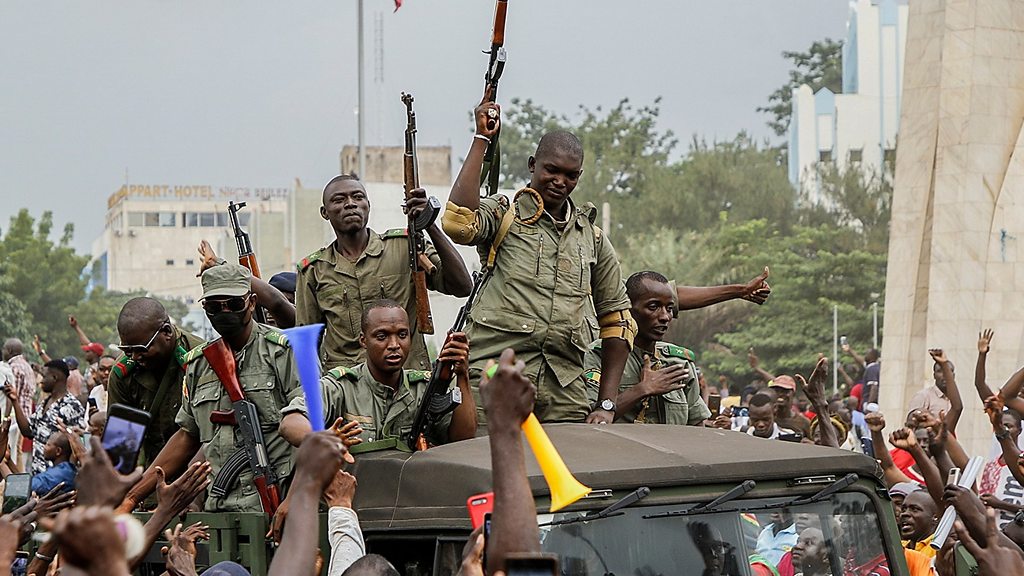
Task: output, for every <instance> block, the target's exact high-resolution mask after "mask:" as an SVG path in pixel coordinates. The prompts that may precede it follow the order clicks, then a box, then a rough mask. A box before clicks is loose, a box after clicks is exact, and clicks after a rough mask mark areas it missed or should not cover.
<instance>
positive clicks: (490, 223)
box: [443, 88, 636, 423]
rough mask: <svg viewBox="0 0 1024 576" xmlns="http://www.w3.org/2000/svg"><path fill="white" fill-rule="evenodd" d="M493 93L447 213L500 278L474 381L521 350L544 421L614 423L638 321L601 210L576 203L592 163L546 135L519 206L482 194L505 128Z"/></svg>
mask: <svg viewBox="0 0 1024 576" xmlns="http://www.w3.org/2000/svg"><path fill="white" fill-rule="evenodd" d="M490 91H491V89H490V88H488V95H487V96H485V98H484V101H483V102H482V103H481V104H480V105H479V106H477V108H476V111H475V119H476V134H475V136H474V137H473V144H472V147H471V148H470V150H469V154H468V155H467V157H466V161H465V163H464V164H463V166H462V170H461V171H460V172H459V176H458V178H457V179H456V181H455V185H454V186H453V187H452V193H451V197H450V198H449V202H448V205H447V208H446V210H445V214H444V218H443V223H444V230H445V232H447V233H448V235H449V236H450V237H451V238H452V239H453V240H454V241H455V242H458V243H460V244H468V245H475V246H480V247H481V250H482V253H483V250H486V251H487V252H486V253H487V254H488V257H487V263H488V269H489V274H490V278H489V279H488V281H487V282H486V283H485V284H484V285H483V286H482V288H481V289H480V296H479V298H478V300H477V302H476V303H475V305H474V308H473V311H472V313H471V318H470V321H469V323H468V326H467V329H466V333H467V335H468V336H469V340H470V342H472V350H471V355H470V360H471V362H470V370H471V374H472V375H473V376H474V378H473V380H474V381H475V382H477V383H478V382H479V375H480V371H481V370H482V369H483V367H484V365H485V363H486V362H487V361H488V360H496V359H497V358H498V356H499V355H500V354H501V351H502V350H504V349H505V348H512V349H513V350H515V351H516V356H517V357H518V358H519V359H520V360H522V361H524V362H525V364H526V368H525V370H524V371H523V373H524V374H525V375H526V376H527V377H528V378H529V379H530V380H532V381H533V382H534V384H535V385H536V386H537V401H536V403H535V406H534V412H535V413H536V414H537V417H538V418H539V419H540V420H541V421H542V422H545V421H546V422H556V421H563V422H572V421H576V422H579V421H583V420H586V421H587V422H590V423H610V422H611V421H612V420H613V419H614V417H615V397H616V395H617V393H618V388H619V380H620V379H621V378H622V370H623V366H624V365H625V363H626V358H627V356H628V355H629V352H630V347H631V346H632V342H633V336H634V335H635V333H636V324H635V323H634V322H633V319H632V317H631V316H630V314H629V308H630V303H629V299H628V298H627V297H626V291H625V288H624V287H623V284H622V274H621V271H620V269H619V261H618V258H617V257H616V255H615V250H614V249H613V248H612V245H611V243H610V242H609V241H608V238H607V237H606V236H605V235H604V234H602V233H601V230H600V229H599V228H598V227H597V226H596V225H595V224H594V220H595V218H596V216H597V210H596V209H595V208H594V207H593V206H592V205H590V204H587V205H585V206H576V205H575V204H574V203H573V202H572V200H571V199H570V194H571V193H572V191H573V190H574V189H575V188H576V183H577V181H578V180H579V177H580V174H581V173H582V169H583V146H582V145H581V144H580V141H579V139H578V138H576V136H574V135H572V134H570V133H568V132H551V133H548V134H546V135H545V136H544V137H543V138H541V141H540V143H539V144H538V146H537V151H536V153H535V154H534V155H533V156H531V157H530V159H529V161H528V165H529V169H530V173H531V174H532V175H533V176H532V178H531V181H530V185H529V187H527V188H524V189H522V190H520V191H519V193H518V194H516V197H515V199H514V200H512V202H509V200H508V198H506V197H504V196H499V195H495V196H488V197H486V198H483V199H481V198H480V192H479V190H480V174H481V165H482V164H483V161H484V154H485V151H486V149H487V147H488V145H489V143H490V141H491V138H492V137H494V136H495V135H496V134H497V133H498V131H499V130H500V124H501V122H500V108H499V107H498V105H497V104H495V103H494V102H490V101H488V100H489V99H490V98H489V97H490V94H489V93H490ZM592 309H593V310H595V311H596V312H597V323H599V329H600V338H601V339H602V348H603V351H604V354H603V355H602V360H601V365H602V373H603V377H602V382H601V387H600V392H599V394H598V401H597V403H596V404H594V405H591V404H590V402H589V401H588V399H587V392H586V387H585V385H584V383H583V379H582V378H581V375H582V373H583V355H584V353H585V352H586V351H587V348H588V346H589V345H590V343H591V340H592V337H591V334H592V331H593V330H594V329H595V328H598V326H591V324H590V323H591V322H592V321H593V320H594V318H593V317H592V315H591V313H589V312H588V311H590V310H592ZM476 393H477V389H474V394H476ZM477 405H478V406H482V404H481V403H480V402H479V400H478V401H477ZM478 412H479V411H478ZM478 417H479V418H480V421H481V422H483V415H482V414H479V413H478Z"/></svg>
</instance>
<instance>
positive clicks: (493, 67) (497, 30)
mask: <svg viewBox="0 0 1024 576" xmlns="http://www.w3.org/2000/svg"><path fill="white" fill-rule="evenodd" d="M507 11H508V0H497V3H496V4H495V6H494V28H493V29H492V31H491V49H490V50H486V51H484V54H490V58H489V59H488V62H487V73H486V74H484V95H485V98H487V101H488V102H494V101H495V99H497V98H498V80H500V79H501V73H502V72H503V71H504V70H505V13H506V12H507ZM494 122H495V121H494V120H488V122H487V125H488V126H487V127H488V128H493V127H494ZM500 135H501V132H500V131H499V132H498V133H497V134H495V135H494V136H493V137H492V138H491V142H490V144H488V145H487V151H486V152H484V165H483V170H482V171H481V172H480V184H483V183H484V182H487V195H488V196H493V195H495V194H497V193H498V176H499V175H500V173H501V151H500V150H499V147H498V136H500Z"/></svg>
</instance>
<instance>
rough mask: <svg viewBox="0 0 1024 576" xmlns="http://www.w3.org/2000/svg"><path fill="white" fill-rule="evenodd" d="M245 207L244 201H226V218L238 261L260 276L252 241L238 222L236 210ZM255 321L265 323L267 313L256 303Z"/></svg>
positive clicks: (257, 276)
mask: <svg viewBox="0 0 1024 576" xmlns="http://www.w3.org/2000/svg"><path fill="white" fill-rule="evenodd" d="M242 208H245V202H235V201H231V202H228V218H229V219H230V220H231V231H232V232H234V233H235V246H236V247H237V248H238V263H239V264H241V265H242V266H245V267H246V268H248V269H249V272H252V275H253V276H254V277H256V278H259V277H260V265H259V263H258V262H256V253H255V252H253V251H252V242H251V241H250V240H249V233H248V232H246V231H245V230H242V225H241V224H239V222H238V211H239V210H241V209H242ZM254 314H255V317H256V321H257V322H259V323H260V324H266V323H267V313H266V311H264V310H263V306H260V305H259V303H257V304H256V311H255V313H254Z"/></svg>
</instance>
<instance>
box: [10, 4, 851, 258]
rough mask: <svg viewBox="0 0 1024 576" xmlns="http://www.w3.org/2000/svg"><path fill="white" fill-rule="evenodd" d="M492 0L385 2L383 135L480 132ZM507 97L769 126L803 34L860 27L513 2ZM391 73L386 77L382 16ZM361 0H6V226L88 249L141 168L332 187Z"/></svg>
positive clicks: (797, 15) (371, 114) (376, 101)
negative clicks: (48, 233) (410, 117)
mask: <svg viewBox="0 0 1024 576" xmlns="http://www.w3.org/2000/svg"><path fill="white" fill-rule="evenodd" d="M493 4H494V3H493V2H492V1H491V0H405V5H404V6H403V7H402V9H401V10H400V11H399V12H398V13H397V14H392V13H391V7H392V6H393V4H392V0H366V46H367V90H366V93H367V97H368V101H369V102H368V106H367V108H368V110H367V118H368V122H367V140H368V143H369V144H400V143H401V139H402V130H403V128H404V122H405V121H404V109H403V107H402V104H401V102H400V100H399V92H400V91H402V90H408V91H411V92H412V93H413V94H414V95H415V96H416V110H417V116H418V119H419V142H420V143H421V144H451V145H452V146H453V150H454V157H455V158H459V157H461V155H463V154H464V153H465V149H466V148H467V147H468V146H469V132H468V130H469V121H468V111H469V110H470V109H471V108H472V106H473V104H475V102H476V101H477V100H478V99H479V94H480V92H481V90H482V76H483V71H484V67H485V65H486V56H484V55H483V54H481V52H480V51H481V49H483V48H486V47H487V44H488V42H489V38H490V36H489V34H490V26H491V15H492V11H493ZM509 4H510V6H509V18H508V30H507V34H506V47H507V49H508V51H509V64H508V66H507V67H506V70H505V75H504V77H503V80H502V84H501V89H500V93H499V101H503V102H507V101H508V100H510V99H511V98H513V97H523V98H532V99H533V100H534V101H535V102H538V103H540V104H542V105H543V106H545V107H547V108H548V109H551V110H554V111H557V112H562V113H568V114H571V113H573V112H574V111H575V110H576V109H577V106H578V105H579V104H585V105H587V106H596V105H605V106H607V105H614V104H615V103H616V102H617V101H618V100H619V99H621V98H623V97H629V98H630V99H631V100H632V101H634V102H636V103H638V104H646V103H649V102H651V101H652V100H653V99H654V98H655V97H657V96H659V95H660V96H662V97H663V101H662V123H661V127H663V128H666V129H672V130H673V131H675V132H676V133H677V134H678V135H679V136H680V138H681V140H682V141H683V143H684V145H685V144H686V143H687V141H688V140H689V137H690V136H691V135H693V134H697V135H702V136H706V137H708V138H715V137H717V138H730V137H732V136H733V135H735V134H736V133H737V132H738V131H740V130H747V131H748V132H750V133H752V134H754V135H756V136H758V137H769V136H770V132H769V131H768V129H767V128H766V127H765V123H764V117H763V115H761V114H758V113H757V112H756V111H755V108H756V107H757V106H759V105H762V104H764V102H765V100H766V97H767V95H768V94H769V93H770V92H771V91H772V90H774V89H775V88H776V87H778V86H779V85H780V84H781V83H782V82H784V81H785V79H786V72H787V70H788V66H787V63H786V62H785V61H784V60H783V59H782V58H781V56H780V52H781V51H783V50H803V49H805V48H807V47H808V46H809V45H810V43H811V42H812V41H814V40H818V39H821V38H825V37H832V38H840V37H842V36H843V35H844V31H845V22H846V13H847V9H848V8H847V2H846V1H844V0H711V1H704V2H696V1H693V0H683V1H679V0H674V1H670V0H656V1H646V2H624V1H622V0H618V1H611V0H557V1H553V0H511V2H510V3H509ZM377 13H380V14H381V16H382V20H383V45H384V58H383V68H384V82H383V83H382V84H381V83H375V82H374V80H375V60H374V50H375V48H374V43H375V31H374V28H375V14H377ZM355 15H356V3H355V1H354V0H346V1H339V0H331V1H328V0H298V1H296V2H251V1H243V0H217V1H215V2H210V1H209V0H90V1H89V2H53V1H49V2H46V1H43V2H16V1H14V0H0V70H3V73H4V77H5V80H4V83H3V90H0V230H2V231H4V232H5V231H6V229H7V224H8V220H9V217H10V216H11V215H12V214H14V213H16V212H17V210H18V209H19V208H22V207H27V208H29V209H30V210H31V212H32V213H33V215H36V216H38V214H40V213H41V212H42V211H43V210H44V209H51V210H53V211H54V213H55V220H56V221H57V223H58V225H63V223H64V222H67V221H73V222H75V226H76V233H75V246H76V248H78V249H79V250H80V251H85V252H87V251H88V249H89V246H90V244H91V242H92V240H93V239H94V238H95V237H96V236H97V235H98V234H99V233H100V232H101V230H102V227H103V217H104V213H105V210H106V199H107V197H108V196H109V195H110V194H111V193H113V192H114V191H116V190H117V188H119V187H120V186H121V184H123V183H124V182H125V177H126V170H127V176H128V178H129V180H130V181H131V182H133V183H170V184H210V185H213V186H222V185H225V186H226V185H235V186H291V185H292V183H293V181H294V178H296V177H298V178H301V179H302V180H303V182H304V183H306V184H307V185H311V186H319V184H320V183H322V182H325V181H326V179H328V178H330V176H331V175H333V174H335V173H337V171H338V151H339V149H340V147H341V146H342V145H344V144H354V143H355V142H356V129H355V126H356V121H355V115H354V110H355V107H356V33H355V30H356V26H355Z"/></svg>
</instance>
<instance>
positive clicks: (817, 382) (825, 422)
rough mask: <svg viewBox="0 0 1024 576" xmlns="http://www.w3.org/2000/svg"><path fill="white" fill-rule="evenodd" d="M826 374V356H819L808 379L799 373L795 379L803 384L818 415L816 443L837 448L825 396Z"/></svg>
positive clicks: (808, 398) (837, 444)
mask: <svg viewBox="0 0 1024 576" xmlns="http://www.w3.org/2000/svg"><path fill="white" fill-rule="evenodd" d="M826 376H828V358H824V357H822V358H819V359H818V363H817V364H815V365H814V371H813V372H811V378H810V380H804V377H803V376H801V375H800V374H797V375H796V378H797V380H799V381H800V383H801V384H802V385H803V386H802V387H803V390H804V395H805V396H807V400H808V401H809V402H810V403H811V409H812V410H814V413H815V414H817V415H818V432H819V433H820V434H821V438H820V439H819V440H818V444H820V445H822V446H831V447H832V448H839V436H838V435H837V434H836V429H835V427H834V426H832V418H831V416H830V415H829V410H828V399H827V398H826V396H825V377H826Z"/></svg>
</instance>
